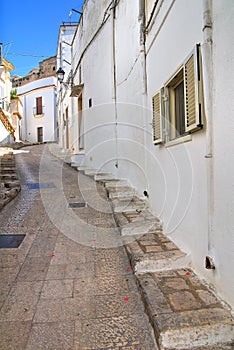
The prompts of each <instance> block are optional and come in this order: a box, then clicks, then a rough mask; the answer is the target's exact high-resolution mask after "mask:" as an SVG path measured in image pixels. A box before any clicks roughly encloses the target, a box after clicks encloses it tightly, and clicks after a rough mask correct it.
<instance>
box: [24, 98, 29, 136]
mask: <svg viewBox="0 0 234 350" xmlns="http://www.w3.org/2000/svg"><path fill="white" fill-rule="evenodd" d="M27 118H28V116H27V95H24V141H28V123H27Z"/></svg>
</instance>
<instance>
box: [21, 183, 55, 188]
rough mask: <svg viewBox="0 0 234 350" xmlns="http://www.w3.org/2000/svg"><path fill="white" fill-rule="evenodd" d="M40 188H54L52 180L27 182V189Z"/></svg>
mask: <svg viewBox="0 0 234 350" xmlns="http://www.w3.org/2000/svg"><path fill="white" fill-rule="evenodd" d="M41 188H55V185H54V184H53V182H49V183H38V182H35V183H29V184H28V189H29V190H39V189H41Z"/></svg>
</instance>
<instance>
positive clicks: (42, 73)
mask: <svg viewBox="0 0 234 350" xmlns="http://www.w3.org/2000/svg"><path fill="white" fill-rule="evenodd" d="M51 76H56V56H53V57H50V58H47V59H45V60H43V61H41V62H39V68H33V69H31V70H30V72H28V74H27V75H26V76H25V77H20V76H18V75H13V76H12V78H11V82H12V87H13V88H17V87H20V86H23V85H25V84H28V83H31V82H32V81H35V80H38V79H42V78H47V77H51Z"/></svg>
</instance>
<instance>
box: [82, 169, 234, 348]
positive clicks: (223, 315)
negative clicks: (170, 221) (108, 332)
mask: <svg viewBox="0 0 234 350" xmlns="http://www.w3.org/2000/svg"><path fill="white" fill-rule="evenodd" d="M76 169H77V171H80V172H83V173H84V174H85V175H87V176H92V177H93V178H94V180H95V181H98V182H101V183H102V184H103V185H104V186H105V188H106V192H107V195H108V198H109V200H110V201H111V203H112V208H113V213H114V217H115V221H116V224H117V226H118V227H119V229H120V232H121V235H122V239H123V243H124V244H125V248H126V252H127V254H128V257H129V260H130V263H131V267H132V269H133V272H134V273H135V278H136V283H137V285H138V288H139V292H140V293H141V296H142V300H143V302H144V305H145V310H146V312H147V314H148V317H149V320H150V322H151V324H152V327H153V329H154V333H155V337H156V340H157V343H158V347H159V349H161V350H175V349H181V350H193V349H194V350H221V349H222V350H231V349H234V322H233V318H232V315H231V311H230V310H229V309H228V308H227V307H226V306H225V305H224V303H223V302H221V301H220V300H219V299H218V298H217V296H216V295H215V294H214V293H213V292H212V290H211V289H210V288H209V287H208V286H207V285H206V283H205V282H204V281H201V279H199V277H198V276H197V275H196V274H195V272H194V271H193V270H192V269H191V260H190V256H189V255H187V254H186V253H185V252H182V251H181V250H180V249H179V248H178V247H177V246H176V245H175V244H174V242H172V241H171V240H170V239H169V238H168V237H167V236H166V235H164V233H163V227H162V224H161V222H160V220H158V218H156V217H154V216H153V215H152V213H151V212H150V209H149V207H148V204H147V202H146V201H144V200H143V199H142V198H139V197H138V196H137V193H136V191H135V189H133V188H132V187H131V186H130V185H129V183H128V181H127V180H125V179H115V177H114V176H112V175H111V174H109V173H99V172H98V171H97V170H96V169H90V168H87V167H85V166H78V167H76Z"/></svg>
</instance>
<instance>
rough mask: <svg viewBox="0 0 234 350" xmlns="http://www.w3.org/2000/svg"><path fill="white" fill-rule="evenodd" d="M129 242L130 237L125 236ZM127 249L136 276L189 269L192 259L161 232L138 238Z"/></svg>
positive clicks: (127, 245) (128, 243)
mask: <svg viewBox="0 0 234 350" xmlns="http://www.w3.org/2000/svg"><path fill="white" fill-rule="evenodd" d="M125 237H126V241H129V236H125ZM125 247H126V251H127V254H128V256H129V259H130V261H131V264H132V266H133V269H134V271H135V273H136V274H142V273H146V272H156V271H164V270H165V271H166V270H172V269H181V268H187V267H189V266H190V263H191V258H190V256H189V255H187V254H185V253H184V252H182V251H181V250H180V249H179V248H178V247H177V246H176V245H175V244H174V243H173V242H171V241H170V240H169V239H167V237H165V236H164V235H163V234H162V233H161V232H160V231H158V232H156V233H148V234H146V235H142V236H140V235H139V236H138V237H137V238H136V239H135V240H134V241H132V242H127V243H126V242H125Z"/></svg>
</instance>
